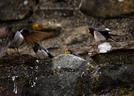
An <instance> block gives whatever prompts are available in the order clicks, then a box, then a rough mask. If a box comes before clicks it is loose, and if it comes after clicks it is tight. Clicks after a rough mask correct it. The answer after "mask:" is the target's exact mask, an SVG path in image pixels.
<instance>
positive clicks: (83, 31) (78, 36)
mask: <svg viewBox="0 0 134 96" xmlns="http://www.w3.org/2000/svg"><path fill="white" fill-rule="evenodd" d="M71 33H72V34H71V35H70V36H68V37H67V38H66V40H65V43H66V44H67V45H71V44H75V43H80V42H83V41H86V40H87V39H88V37H89V30H88V27H87V26H82V27H78V28H76V29H74V30H73V31H72V32H71Z"/></svg>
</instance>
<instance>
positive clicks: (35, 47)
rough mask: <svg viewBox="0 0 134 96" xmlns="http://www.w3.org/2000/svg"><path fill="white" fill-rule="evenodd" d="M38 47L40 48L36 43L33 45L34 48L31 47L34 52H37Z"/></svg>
mask: <svg viewBox="0 0 134 96" xmlns="http://www.w3.org/2000/svg"><path fill="white" fill-rule="evenodd" d="M39 47H40V45H39V44H38V43H35V44H34V46H33V50H34V52H37V51H38V49H39Z"/></svg>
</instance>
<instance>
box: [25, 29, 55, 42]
mask: <svg viewBox="0 0 134 96" xmlns="http://www.w3.org/2000/svg"><path fill="white" fill-rule="evenodd" d="M54 36H55V33H54V32H41V31H33V32H31V33H30V34H28V35H26V36H25V42H26V43H31V44H34V43H37V42H40V41H43V40H45V39H49V38H52V37H54Z"/></svg>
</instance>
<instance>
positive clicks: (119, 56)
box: [92, 50, 134, 94]
mask: <svg viewBox="0 0 134 96" xmlns="http://www.w3.org/2000/svg"><path fill="white" fill-rule="evenodd" d="M132 51H133V50H115V51H112V52H110V53H108V54H99V55H96V56H94V57H93V60H94V62H95V63H96V65H95V70H94V72H93V74H92V77H93V78H94V79H93V80H92V81H93V82H92V84H93V85H94V86H92V88H93V91H94V92H95V93H101V92H102V90H103V92H105V91H107V92H111V90H114V89H116V88H118V89H119V90H120V91H121V90H122V89H121V88H127V90H129V89H132V90H133V89H134V86H133V80H134V75H133V74H131V73H133V72H134V63H133V55H134V54H133V52H132ZM110 94H113V93H110ZM114 94H116V93H114Z"/></svg>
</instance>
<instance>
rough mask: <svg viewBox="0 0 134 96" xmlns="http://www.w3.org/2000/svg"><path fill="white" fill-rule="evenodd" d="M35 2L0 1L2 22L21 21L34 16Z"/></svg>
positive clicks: (21, 0) (22, 0)
mask: <svg viewBox="0 0 134 96" xmlns="http://www.w3.org/2000/svg"><path fill="white" fill-rule="evenodd" d="M33 6H34V0H30V1H29V0H20V1H16V0H12V1H9V0H4V1H2V0H1V1H0V9H2V10H1V11H0V14H1V17H0V21H10V20H11V21H13V20H21V19H24V18H26V17H28V16H30V15H31V14H32V10H33Z"/></svg>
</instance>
